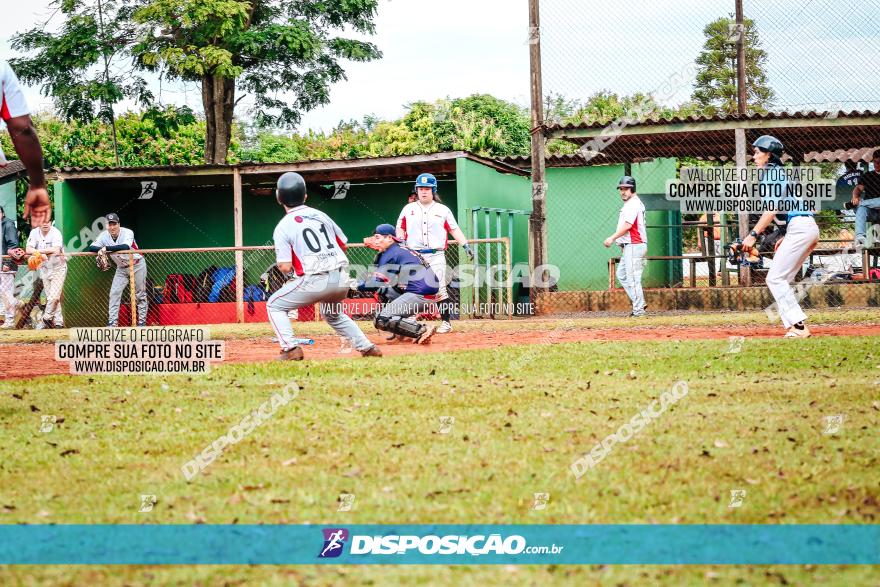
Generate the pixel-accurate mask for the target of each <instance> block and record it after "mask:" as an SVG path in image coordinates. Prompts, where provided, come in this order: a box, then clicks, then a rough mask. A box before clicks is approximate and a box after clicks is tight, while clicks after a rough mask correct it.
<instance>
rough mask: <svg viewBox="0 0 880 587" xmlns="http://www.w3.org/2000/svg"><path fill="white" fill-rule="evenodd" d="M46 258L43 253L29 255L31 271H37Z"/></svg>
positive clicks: (28, 261)
mask: <svg viewBox="0 0 880 587" xmlns="http://www.w3.org/2000/svg"><path fill="white" fill-rule="evenodd" d="M44 260H45V259H43V254H42V253H34V254H33V255H31V256H30V257H28V260H27V264H28V269H30V270H31V271H36V270H37V269H39V268H40V265H42V264H43V261H44Z"/></svg>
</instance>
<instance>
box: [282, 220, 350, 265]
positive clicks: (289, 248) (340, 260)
mask: <svg viewBox="0 0 880 587" xmlns="http://www.w3.org/2000/svg"><path fill="white" fill-rule="evenodd" d="M272 238H273V240H274V241H275V258H276V260H277V262H278V263H291V264H293V269H294V271H296V274H297V275H313V274H316V273H327V272H328V271H333V270H334V269H340V268H342V267H346V266H347V265H348V259H347V258H346V256H345V249H346V243H348V238H347V237H346V236H345V233H343V232H342V229H341V228H339V226H337V224H336V223H335V222H333V220H332V219H331V218H330V217H329V216H327V215H326V214H324V213H323V212H321V211H320V210H315V209H314V208H309V207H308V206H305V205H303V206H297V207H296V208H293V209H292V210H290V211H289V212H287V214H286V215H285V216H284V218H282V219H281V222H279V223H278V226H276V227H275V233H274V234H273V236H272Z"/></svg>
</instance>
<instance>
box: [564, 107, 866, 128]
mask: <svg viewBox="0 0 880 587" xmlns="http://www.w3.org/2000/svg"><path fill="white" fill-rule="evenodd" d="M876 116H880V111H872V110H851V111H849V112H844V111H843V110H838V111H816V110H804V111H798V112H768V113H766V114H759V113H753V114H718V115H715V116H683V117H682V116H673V117H671V118H662V117H658V118H649V119H646V120H643V121H639V122H633V123H630V124H627V126H628V127H633V126H657V125H662V124H679V123H706V122H733V121H739V120H748V121H757V120H761V121H772V120H797V119H835V118H868V117H876ZM612 122H613V120H607V121H604V122H591V123H587V122H582V123H580V124H552V125H548V126H547V130H548V132H553V131H560V130H574V129H578V130H586V129H597V130H598V129H602V128H605V127H606V126H608V125H609V124H611V123H612Z"/></svg>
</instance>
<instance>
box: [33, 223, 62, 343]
mask: <svg viewBox="0 0 880 587" xmlns="http://www.w3.org/2000/svg"><path fill="white" fill-rule="evenodd" d="M25 252H27V254H28V255H34V254H36V253H39V254H41V255H43V263H42V264H41V265H40V269H39V271H40V279H42V280H43V291H44V292H46V310H45V311H44V312H43V324H42V327H44V328H64V317H63V316H62V314H61V292H62V290H63V288H64V280H65V279H66V278H67V259H65V257H64V243H63V241H62V237H61V231H60V230H58V229H57V228H55V227H54V226H52V224H51V223H50V222H48V221H47V222H44V223H43V225H42V226H40V227H39V228H34V229H33V230H31V234H30V235H29V236H28V240H27V247H26V249H25ZM38 327H39V326H38Z"/></svg>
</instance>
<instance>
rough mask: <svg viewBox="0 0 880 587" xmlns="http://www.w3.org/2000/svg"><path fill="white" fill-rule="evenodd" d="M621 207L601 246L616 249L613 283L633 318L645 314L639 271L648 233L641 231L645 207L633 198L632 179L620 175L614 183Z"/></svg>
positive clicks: (634, 190) (634, 187)
mask: <svg viewBox="0 0 880 587" xmlns="http://www.w3.org/2000/svg"><path fill="white" fill-rule="evenodd" d="M617 189H618V191H619V192H620V199H621V200H623V207H622V208H621V209H620V215H619V217H618V219H617V230H615V231H614V234H612V235H611V236H609V237H608V238H606V239H605V243H604V244H605V247H606V248H608V247H610V246H611V245H613V244H615V243H616V244H617V245H618V246H619V247H620V250H621V252H620V263H619V264H618V266H617V280H618V281H619V282H620V285H621V286H622V287H623V289H624V291H626V295H628V296H629V299H630V301H632V314H630V316H634V317H636V318H640V317H642V316H644V315H645V292H644V291H643V290H642V272H643V271H644V270H645V255H646V254H647V253H648V231H647V229H646V228H645V205H644V204H643V203H642V200H641V199H639V196H638V195H636V180H635V179H634V178H632V177H630V176H629V175H624V176H623V177H621V178H620V181H618V182H617Z"/></svg>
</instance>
